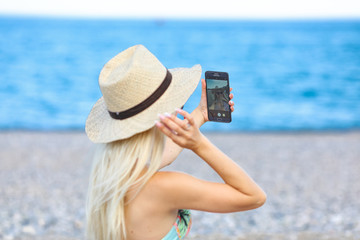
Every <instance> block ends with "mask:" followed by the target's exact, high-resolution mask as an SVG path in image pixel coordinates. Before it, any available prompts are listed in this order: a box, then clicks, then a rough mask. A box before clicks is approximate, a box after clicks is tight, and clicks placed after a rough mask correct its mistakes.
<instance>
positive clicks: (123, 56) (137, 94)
mask: <svg viewBox="0 0 360 240" xmlns="http://www.w3.org/2000/svg"><path fill="white" fill-rule="evenodd" d="M200 76H201V66H200V65H195V66H193V67H192V68H174V69H169V70H168V69H166V68H165V67H164V66H163V65H162V64H161V63H160V61H159V60H158V59H157V58H156V57H155V56H154V55H153V54H152V53H151V52H150V51H149V50H147V49H146V48H145V47H144V46H142V45H136V46H133V47H130V48H128V49H126V50H125V51H123V52H121V53H119V54H118V55H116V56H115V57H114V58H112V59H111V60H110V61H109V62H107V63H106V64H105V66H104V67H103V69H102V70H101V72H100V76H99V85H100V89H101V92H102V94H103V96H102V97H101V98H100V99H99V100H98V101H97V102H96V103H95V105H94V106H93V108H92V110H91V112H90V114H89V116H88V119H87V120H86V127H85V131H86V134H87V135H88V137H89V139H90V140H91V141H93V142H95V143H107V142H112V141H116V140H120V139H125V138H128V137H131V136H133V135H135V134H137V133H140V132H143V131H146V130H148V129H150V128H151V127H153V126H154V125H155V120H157V119H158V114H159V113H165V112H168V113H172V112H174V110H175V108H179V107H181V106H183V105H184V104H185V102H186V101H187V99H188V98H189V97H190V95H191V94H192V93H193V92H194V90H195V88H196V86H197V84H198V82H199V79H200Z"/></svg>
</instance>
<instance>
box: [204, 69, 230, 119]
mask: <svg viewBox="0 0 360 240" xmlns="http://www.w3.org/2000/svg"><path fill="white" fill-rule="evenodd" d="M207 77H208V78H206V96H207V105H208V117H209V120H210V121H216V122H231V110H230V105H229V100H230V99H229V94H230V93H229V80H228V79H214V78H211V76H207ZM217 78H218V77H217Z"/></svg>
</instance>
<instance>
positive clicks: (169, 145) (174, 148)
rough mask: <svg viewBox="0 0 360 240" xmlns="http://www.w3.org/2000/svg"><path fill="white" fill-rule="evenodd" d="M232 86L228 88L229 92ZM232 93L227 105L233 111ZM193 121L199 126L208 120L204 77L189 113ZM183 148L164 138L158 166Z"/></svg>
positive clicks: (164, 164) (166, 163) (174, 156)
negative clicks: (196, 98)
mask: <svg viewBox="0 0 360 240" xmlns="http://www.w3.org/2000/svg"><path fill="white" fill-rule="evenodd" d="M231 91H232V88H230V92H231ZM233 97H234V95H233V94H232V93H230V95H229V98H230V101H229V105H230V109H231V112H233V111H234V102H233V101H232V99H233ZM190 115H191V116H192V117H193V118H194V121H195V124H196V125H197V126H198V127H199V128H200V127H201V126H202V125H203V124H204V123H206V122H207V121H209V119H208V112H207V102H206V82H205V80H204V79H201V99H200V103H199V105H198V106H197V108H195V110H194V111H193V112H192V113H191V114H190ZM182 150H183V148H182V147H180V146H179V145H177V144H176V143H174V142H173V141H172V140H171V138H166V142H165V148H164V154H163V160H162V164H161V166H160V168H163V167H165V166H167V165H169V164H171V163H172V162H173V161H174V160H175V159H176V158H177V157H178V156H179V154H180V153H181V151H182Z"/></svg>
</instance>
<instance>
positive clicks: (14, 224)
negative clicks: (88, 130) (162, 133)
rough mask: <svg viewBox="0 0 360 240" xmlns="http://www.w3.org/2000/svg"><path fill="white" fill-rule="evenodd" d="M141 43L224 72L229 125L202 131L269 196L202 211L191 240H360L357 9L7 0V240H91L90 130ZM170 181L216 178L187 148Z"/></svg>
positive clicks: (347, 5) (3, 207)
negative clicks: (120, 66)
mask: <svg viewBox="0 0 360 240" xmlns="http://www.w3.org/2000/svg"><path fill="white" fill-rule="evenodd" d="M135 44H143V45H145V46H146V47H147V48H148V49H149V50H150V51H151V52H152V53H154V55H155V56H157V57H158V59H159V60H160V61H161V62H162V63H163V64H164V65H165V66H166V67H167V68H176V67H191V66H193V65H195V64H201V65H202V68H203V75H202V77H204V72H205V71H207V70H214V71H226V72H228V73H229V76H230V86H231V87H233V89H234V90H233V93H234V96H235V97H234V99H233V100H234V102H235V112H234V113H233V116H232V120H233V121H232V122H231V123H230V124H224V123H207V124H206V125H204V126H203V127H202V130H204V132H205V134H206V135H207V136H208V137H209V138H210V139H211V140H212V141H213V142H214V143H215V144H216V145H217V146H218V147H219V148H220V149H222V150H223V151H225V152H226V153H227V154H228V155H229V156H230V157H232V158H233V159H234V160H235V161H237V162H238V163H239V164H240V165H241V166H243V167H244V168H245V169H246V170H247V171H248V172H249V173H250V175H251V176H253V177H254V179H255V180H256V182H258V183H259V185H260V186H262V187H263V188H264V190H265V192H266V193H267V195H268V200H267V203H266V204H265V205H264V206H263V207H262V208H260V209H257V210H255V211H249V212H241V213H233V214H224V215H222V214H211V213H203V212H196V211H194V214H193V216H194V221H193V224H194V225H193V229H192V231H191V233H190V238H189V239H200V240H202V239H207V240H209V239H210V240H211V239H213V240H215V239H216V240H230V239H231V240H234V239H236V240H240V239H248V240H249V239H253V240H260V239H269V240H270V239H276V240H278V239H283V240H288V239H290V240H310V239H311V240H312V239H314V240H321V239H327V240H337V239H346V240H358V239H360V210H359V209H360V202H359V200H358V198H359V195H360V184H359V182H360V175H359V172H360V161H359V160H360V132H359V130H360V2H359V1H358V0H317V1H310V0H302V1H299V0H298V1H286V0H274V1H265V0H264V1H263V0H252V1H243V0H228V1H212V0H208V1H205V0H197V1H194V0H183V1H165V0H152V1H145V0H132V1H111V0H102V1H93V0H87V1H85V0H77V1H76V0H63V1H61V2H54V1H46V0H32V1H28V0H12V1H7V0H5V1H2V2H1V4H0V102H1V104H0V239H6V240H12V239H22V240H30V239H44V240H45V239H46V240H48V239H63V240H70V239H83V234H84V228H85V227H84V218H85V212H84V203H85V196H86V189H87V184H88V175H89V172H90V167H91V157H92V152H93V149H94V145H93V144H92V143H91V142H90V141H89V140H88V139H87V138H86V136H85V133H84V127H85V120H86V118H87V115H88V113H89V112H90V109H91V108H92V106H93V104H94V103H95V102H96V101H97V99H98V98H100V97H101V92H100V89H99V87H98V76H99V73H100V70H101V69H102V67H103V65H104V64H105V63H106V62H107V61H108V60H109V59H111V58H112V57H113V56H115V55H116V54H118V53H119V52H121V51H122V50H125V49H126V48H128V47H130V46H133V45H135ZM200 92H201V89H200V86H198V88H197V89H196V91H195V94H193V96H192V97H191V98H190V99H189V101H188V102H187V103H186V105H185V109H186V110H188V111H192V110H193V109H194V108H195V107H196V106H197V104H198V102H199V100H200ZM230 132H231V133H232V134H227V133H230ZM224 133H225V134H224ZM254 133H255V134H254ZM284 133H285V134H284ZM170 170H180V171H185V172H188V173H190V174H193V175H195V176H197V177H200V178H203V179H207V180H212V181H221V180H220V179H219V178H218V176H217V175H216V174H215V173H213V172H212V170H211V169H209V167H208V166H207V165H206V164H204V163H203V162H202V161H199V160H198V159H196V156H194V154H192V153H191V152H189V151H184V152H183V153H182V154H181V155H180V157H179V160H177V161H175V162H174V164H173V165H172V166H170Z"/></svg>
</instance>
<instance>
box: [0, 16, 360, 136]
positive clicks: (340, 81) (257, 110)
mask: <svg viewBox="0 0 360 240" xmlns="http://www.w3.org/2000/svg"><path fill="white" fill-rule="evenodd" d="M135 44H143V45H145V46H146V47H147V48H148V49H149V50H150V51H152V52H153V53H154V54H155V55H156V56H157V57H158V58H159V59H160V61H161V62H162V63H163V64H164V65H165V66H166V67H168V68H174V67H191V66H192V65H194V64H198V63H199V64H201V65H202V67H203V70H204V72H205V71H206V70H217V71H227V72H229V75H230V84H231V87H233V88H234V90H233V93H234V95H235V97H234V102H235V104H236V110H235V112H234V113H233V116H232V118H233V122H232V123H230V124H225V123H208V124H206V126H204V129H205V130H214V131H254V130H255V131H264V130H265V131H266V130H270V131H282V130H296V131H298V130H347V129H359V128H360V20H343V21H341V20H322V21H310V20H309V21H235V20H234V21H210V20H206V21H205V20H204V21H192V20H100V19H56V18H29V17H28V18H26V17H8V16H3V17H0V82H1V84H0V101H1V105H0V129H2V130H5V129H35V130H64V129H83V128H84V124H85V120H86V117H87V115H88V113H89V111H90V109H91V107H92V105H93V104H94V103H95V102H96V100H97V99H98V98H99V97H100V96H101V92H100V90H99V87H98V82H97V78H98V75H99V73H100V70H101V68H102V66H103V65H104V64H105V63H106V62H107V61H108V60H109V59H110V58H112V57H113V56H115V55H116V54H117V53H118V52H120V51H122V50H124V49H126V48H128V47H130V46H132V45H135ZM200 92H201V90H200V86H198V89H197V90H196V92H195V94H194V95H193V96H192V97H191V98H190V100H189V101H188V102H187V103H186V105H185V109H187V110H189V111H190V110H192V109H193V108H195V107H196V106H197V104H198V101H199V99H200Z"/></svg>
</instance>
